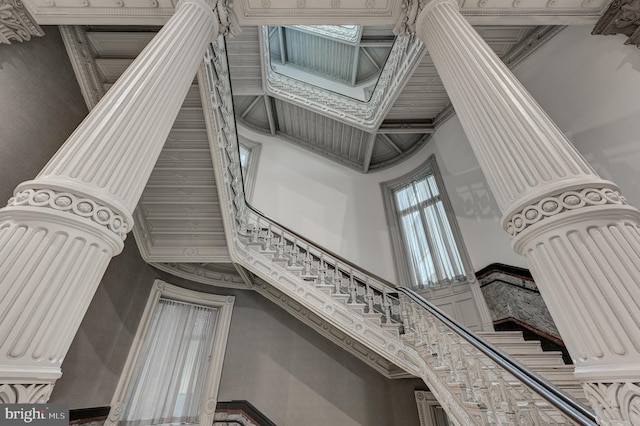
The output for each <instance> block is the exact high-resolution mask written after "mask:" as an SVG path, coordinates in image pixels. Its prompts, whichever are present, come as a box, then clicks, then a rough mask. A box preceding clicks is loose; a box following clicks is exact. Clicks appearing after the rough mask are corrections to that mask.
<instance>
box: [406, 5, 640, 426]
mask: <svg viewBox="0 0 640 426" xmlns="http://www.w3.org/2000/svg"><path fill="white" fill-rule="evenodd" d="M413 5H414V9H409V13H408V14H409V15H410V16H411V13H415V8H416V7H417V5H418V3H417V2H415V3H413ZM413 16H416V15H413ZM410 24H411V23H410ZM415 25H416V31H417V34H418V36H419V37H420V38H421V39H422V40H423V41H424V42H425V44H426V46H427V49H428V51H429V54H430V55H431V57H432V59H433V62H434V64H435V66H436V68H437V70H438V73H439V75H440V77H441V78H442V81H443V82H444V85H445V88H446V89H447V93H448V94H449V96H450V98H451V102H452V103H453V106H454V108H455V110H456V112H457V115H458V117H459V118H460V121H461V123H462V126H463V128H464V130H465V132H466V134H467V137H468V138H469V141H470V143H471V146H472V148H473V150H474V152H475V154H476V156H477V158H478V161H479V163H480V166H481V167H482V170H483V172H484V174H485V176H486V177H487V180H488V182H489V185H490V186H491V188H492V190H493V193H494V195H495V197H496V199H497V201H498V204H499V205H500V208H501V209H502V211H503V213H504V217H503V224H504V228H505V230H506V231H507V232H508V233H509V234H510V235H511V236H512V237H513V247H514V249H515V250H516V252H518V253H519V254H522V255H523V256H525V257H527V259H528V260H529V261H530V264H531V269H532V274H533V276H534V278H535V280H536V284H537V285H538V288H539V289H540V292H541V294H542V297H543V298H544V300H545V302H546V303H547V306H548V308H549V311H550V312H551V315H552V316H553V318H554V320H555V322H556V325H557V326H558V329H559V331H560V334H561V335H562V338H563V340H564V341H565V343H566V345H567V348H568V350H569V352H570V353H571V356H572V357H573V359H574V362H575V366H576V374H577V376H578V377H579V378H580V379H581V380H582V381H583V383H584V386H585V389H586V391H587V394H588V395H589V398H590V400H591V402H592V404H593V406H594V409H596V411H597V412H598V415H599V416H600V418H601V420H602V423H603V424H616V425H623V424H624V425H627V424H632V423H633V424H640V418H638V419H635V420H634V419H633V418H631V417H630V416H633V414H632V413H633V412H638V410H637V408H638V405H639V404H640V392H638V390H639V389H640V388H639V387H638V383H640V232H639V229H640V228H639V221H640V212H638V210H637V209H635V208H633V207H631V206H628V205H627V204H626V203H625V201H624V199H623V198H622V197H621V196H620V194H619V190H618V188H617V186H616V185H615V184H613V183H612V182H608V181H605V180H603V179H601V178H600V177H599V176H598V175H597V174H596V172H595V171H594V170H593V168H592V167H591V166H590V165H589V164H588V163H587V162H586V161H585V160H584V158H582V156H581V155H580V154H579V153H578V152H577V151H576V149H575V148H574V147H573V145H572V144H571V143H570V142H569V141H568V140H567V138H566V137H565V136H564V135H563V133H562V132H561V131H560V130H559V129H558V128H557V126H556V125H555V124H554V123H553V122H552V121H551V119H550V118H549V117H548V116H547V115H546V114H545V112H544V111H543V110H542V108H540V106H539V105H538V104H537V103H536V102H535V100H534V99H533V98H532V97H531V96H530V95H529V94H528V93H527V91H526V90H525V89H524V87H523V86H522V85H521V84H520V83H519V82H518V80H517V79H516V78H515V77H514V76H513V74H512V73H511V72H510V71H509V69H508V68H507V67H506V66H505V65H504V64H503V63H502V62H501V61H500V59H499V58H498V57H497V56H496V55H495V54H494V52H493V51H492V50H491V49H490V48H489V47H488V45H487V44H486V43H485V42H484V40H482V39H481V37H480V36H479V35H478V34H477V33H476V31H475V30H474V29H473V28H472V27H471V26H470V25H469V23H468V22H467V21H466V20H465V19H464V18H463V17H462V15H461V14H460V12H459V10H458V4H457V2H456V1H454V0H432V1H430V2H426V4H424V6H423V7H422V10H421V11H420V12H419V15H417V19H416V20H415ZM633 407H635V408H633Z"/></svg>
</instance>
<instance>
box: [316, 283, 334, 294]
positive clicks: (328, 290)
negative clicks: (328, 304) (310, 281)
mask: <svg viewBox="0 0 640 426" xmlns="http://www.w3.org/2000/svg"><path fill="white" fill-rule="evenodd" d="M316 288H317V289H318V290H320V291H322V292H323V293H324V294H328V295H331V294H332V293H333V286H332V285H331V284H316Z"/></svg>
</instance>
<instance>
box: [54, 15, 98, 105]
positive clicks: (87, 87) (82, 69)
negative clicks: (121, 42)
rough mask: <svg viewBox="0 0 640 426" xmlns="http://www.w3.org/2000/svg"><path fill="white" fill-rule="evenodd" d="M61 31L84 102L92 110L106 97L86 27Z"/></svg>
mask: <svg viewBox="0 0 640 426" xmlns="http://www.w3.org/2000/svg"><path fill="white" fill-rule="evenodd" d="M59 30H60V35H61V36H62V40H63V41H64V45H65V48H66V49H67V55H69V59H70V60H71V66H72V67H73V71H74V73H75V74H76V78H77V80H78V84H79V85H80V91H81V92H82V96H83V97H84V102H85V103H86V104H87V108H88V109H89V110H92V109H93V107H95V106H96V104H97V103H98V102H99V101H100V99H102V97H103V96H104V94H105V89H104V86H103V84H102V79H101V78H100V75H99V73H98V69H97V67H96V62H95V60H94V57H93V55H92V53H91V46H90V45H89V40H88V38H87V33H86V30H85V27H82V26H72V25H61V26H60V27H59Z"/></svg>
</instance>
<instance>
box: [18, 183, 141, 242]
mask: <svg viewBox="0 0 640 426" xmlns="http://www.w3.org/2000/svg"><path fill="white" fill-rule="evenodd" d="M22 206H28V207H41V208H46V209H53V210H56V211H60V212H65V213H69V214H73V215H76V216H78V217H79V218H82V219H84V220H91V221H92V222H94V223H97V224H98V225H101V226H103V227H105V228H107V229H108V231H109V232H112V233H114V234H116V235H117V236H118V237H119V238H120V239H121V240H122V241H124V240H125V239H126V238H127V232H129V230H130V229H131V225H132V224H131V223H129V221H127V219H126V218H125V217H124V215H122V214H120V213H118V212H116V211H115V210H114V209H112V208H110V207H107V206H104V205H102V204H100V203H98V202H96V201H94V200H92V199H90V198H86V197H81V196H78V195H75V194H73V193H71V192H61V191H55V190H53V189H25V190H24V191H20V192H18V193H16V194H15V196H14V197H11V198H10V199H9V202H8V203H7V207H22Z"/></svg>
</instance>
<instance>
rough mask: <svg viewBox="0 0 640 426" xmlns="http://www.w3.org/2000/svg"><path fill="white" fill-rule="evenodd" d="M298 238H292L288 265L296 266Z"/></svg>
mask: <svg viewBox="0 0 640 426" xmlns="http://www.w3.org/2000/svg"><path fill="white" fill-rule="evenodd" d="M298 252H299V250H298V239H297V238H295V237H294V238H293V247H291V257H290V258H289V265H290V266H296V265H297V264H298Z"/></svg>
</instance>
